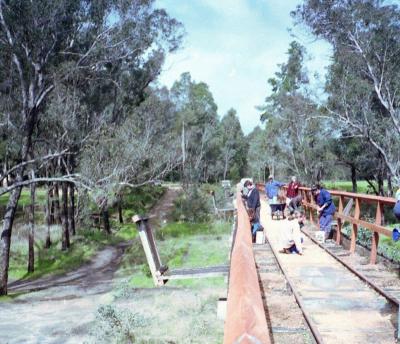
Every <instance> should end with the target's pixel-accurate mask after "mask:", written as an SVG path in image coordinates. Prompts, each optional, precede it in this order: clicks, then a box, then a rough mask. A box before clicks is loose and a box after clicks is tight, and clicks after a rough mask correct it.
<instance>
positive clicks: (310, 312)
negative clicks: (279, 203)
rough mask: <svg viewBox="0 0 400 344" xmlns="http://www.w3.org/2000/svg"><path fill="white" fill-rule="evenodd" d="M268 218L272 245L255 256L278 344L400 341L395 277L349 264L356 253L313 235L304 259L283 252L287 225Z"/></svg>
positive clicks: (399, 292) (399, 286)
mask: <svg viewBox="0 0 400 344" xmlns="http://www.w3.org/2000/svg"><path fill="white" fill-rule="evenodd" d="M264 214H265V215H262V223H263V226H264V228H266V235H267V243H266V244H265V245H259V246H258V245H255V246H254V254H255V259H256V264H257V268H258V273H259V279H260V283H261V286H262V289H261V290H262V292H263V293H264V295H263V297H264V304H265V308H266V313H267V318H268V319H267V320H268V321H269V327H270V328H271V334H272V338H273V342H274V343H288V342H295V343H310V342H316V343H335V344H336V343H396V342H397V333H398V331H397V324H398V321H397V318H398V304H399V303H398V299H397V295H399V296H400V283H398V277H397V278H396V276H395V274H393V273H392V274H387V275H385V276H386V277H385V278H383V280H382V276H383V272H382V269H380V267H379V266H378V267H375V266H372V265H366V264H363V263H361V262H360V264H359V266H357V268H356V267H355V266H352V265H351V264H350V263H349V262H347V264H346V262H345V261H344V260H346V259H347V260H350V259H353V260H354V259H355V258H354V255H352V257H350V256H349V254H348V251H346V250H345V249H343V248H341V247H334V246H336V245H334V244H326V245H321V246H318V245H317V243H316V242H315V240H313V238H312V233H310V232H309V231H308V232H307V231H305V232H306V233H305V234H307V235H309V237H308V238H307V239H306V241H305V244H304V255H303V256H298V255H287V254H280V253H278V252H277V251H278V250H279V249H280V248H279V245H280V231H281V229H282V227H283V226H284V224H285V222H284V221H271V220H270V219H269V217H267V216H266V213H265V212H264ZM324 246H325V247H324ZM361 268H363V269H364V272H363V273H362V272H360V269H361ZM367 272H369V274H367ZM385 273H386V272H385ZM378 281H379V283H378ZM385 283H387V285H385ZM382 284H384V285H382Z"/></svg>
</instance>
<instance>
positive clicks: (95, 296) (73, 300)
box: [0, 188, 179, 344]
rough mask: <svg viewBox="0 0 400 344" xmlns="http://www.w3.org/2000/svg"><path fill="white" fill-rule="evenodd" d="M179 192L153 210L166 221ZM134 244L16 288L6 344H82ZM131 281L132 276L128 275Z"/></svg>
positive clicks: (5, 306)
mask: <svg viewBox="0 0 400 344" xmlns="http://www.w3.org/2000/svg"><path fill="white" fill-rule="evenodd" d="M178 193H179V188H170V189H168V190H167V192H166V193H165V194H164V196H163V197H162V198H161V199H160V201H159V202H158V203H157V204H156V206H155V207H154V208H153V209H152V211H151V212H150V216H151V218H152V221H153V222H154V223H155V222H156V220H157V219H160V221H163V220H166V219H167V216H168V214H169V213H170V211H171V209H172V207H173V200H174V199H175V198H176V197H177V195H178ZM130 245H131V243H129V242H127V243H121V244H119V245H117V246H107V247H105V248H104V249H103V250H101V251H100V252H98V253H97V254H96V255H95V256H94V257H93V258H92V259H91V261H90V262H89V263H87V264H85V265H82V266H81V267H80V268H78V269H77V270H75V271H71V272H69V273H66V274H65V275H62V276H50V277H43V278H40V279H37V280H34V281H17V282H14V283H12V284H11V285H10V287H9V291H10V295H18V296H15V297H13V300H11V301H2V302H0V343H1V344H4V343H9V344H11V343H82V342H84V341H85V340H87V339H88V326H89V325H90V323H91V322H92V321H93V320H94V317H95V313H96V310H97V308H98V307H99V305H101V304H105V303H109V302H111V300H112V294H111V291H112V290H113V287H114V286H115V285H116V284H117V283H118V282H120V281H121V280H122V279H123V278H124V277H123V276H118V277H116V276H115V273H116V271H117V270H118V267H119V264H120V262H121V259H122V257H123V254H124V251H125V249H126V248H127V247H129V246H130ZM126 277H129V276H125V278H126Z"/></svg>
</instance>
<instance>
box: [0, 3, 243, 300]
mask: <svg viewBox="0 0 400 344" xmlns="http://www.w3.org/2000/svg"><path fill="white" fill-rule="evenodd" d="M183 34H184V30H183V27H182V25H181V24H180V23H179V22H178V21H176V20H175V19H173V18H171V17H170V16H169V15H168V14H167V13H166V11H165V10H163V9H158V8H156V7H155V4H154V1H153V0H145V1H142V0H140V1H139V0H133V1H132V0H129V1H128V0H122V1H121V0H118V1H117V0H92V1H89V0H57V1H49V0H39V1H23V0H12V1H11V0H0V66H1V68H0V163H1V166H2V168H1V174H0V181H1V182H2V186H1V187H0V195H2V194H8V195H9V198H8V204H7V207H6V211H5V215H4V219H3V224H2V229H1V237H0V295H4V294H7V281H8V267H9V257H10V245H11V237H12V229H13V223H14V220H15V215H16V210H17V207H18V201H19V199H20V195H21V190H22V189H23V188H26V189H27V190H30V194H31V197H30V199H31V207H30V208H29V210H28V218H29V264H28V270H29V271H30V272H32V271H33V269H34V266H35V263H34V252H33V249H34V240H35V223H34V220H35V214H34V211H35V202H36V197H35V194H36V190H37V187H40V188H44V189H45V190H46V192H47V200H46V205H45V208H46V211H45V217H46V221H45V222H46V226H47V239H46V247H49V246H50V245H52V239H51V237H50V226H51V224H53V223H58V224H60V225H61V228H62V246H61V247H62V249H63V250H65V251H67V252H68V249H69V246H70V241H71V236H73V235H75V233H76V231H77V230H79V225H80V224H79V223H75V221H76V220H77V221H80V220H84V219H83V217H85V216H87V215H89V214H86V213H85V212H84V210H83V209H82V204H83V203H84V202H83V201H82V200H84V199H88V198H90V199H91V200H92V202H95V204H97V206H98V210H99V213H100V215H101V218H102V222H103V227H104V230H105V231H106V232H107V233H110V234H111V228H110V221H109V216H110V214H109V208H110V207H111V206H113V205H115V204H118V202H120V200H121V197H122V195H123V193H124V192H125V190H126V189H127V188H136V187H139V186H141V185H144V184H148V183H151V182H152V181H153V180H154V179H158V178H164V177H168V178H175V179H178V180H182V181H184V183H186V184H193V183H198V182H203V181H205V182H207V181H216V180H219V179H222V178H239V177H241V176H242V174H244V173H245V166H246V159H245V158H244V155H245V154H244V152H245V151H246V147H247V146H246V142H245V140H244V134H243V132H242V130H241V127H240V123H239V121H238V118H237V115H236V112H235V111H234V110H231V111H229V112H228V114H226V115H225V116H224V117H223V118H222V120H221V119H220V118H219V116H218V114H217V106H216V104H215V101H214V99H213V96H212V93H211V91H210V90H209V88H208V86H207V84H205V83H203V82H196V81H194V80H192V79H191V76H190V74H188V73H185V74H183V75H182V76H181V78H180V79H179V80H177V81H176V83H175V84H174V85H173V87H172V88H171V89H170V90H168V89H166V88H160V87H157V84H156V83H154V81H156V80H157V77H158V75H159V74H160V72H161V68H162V66H163V63H164V60H165V57H166V55H167V54H169V53H171V52H173V51H175V50H176V49H178V48H179V46H180V45H181V40H182V37H183ZM232 137H234V138H235V139H234V140H232ZM77 199H79V200H80V202H78V203H76V200H77Z"/></svg>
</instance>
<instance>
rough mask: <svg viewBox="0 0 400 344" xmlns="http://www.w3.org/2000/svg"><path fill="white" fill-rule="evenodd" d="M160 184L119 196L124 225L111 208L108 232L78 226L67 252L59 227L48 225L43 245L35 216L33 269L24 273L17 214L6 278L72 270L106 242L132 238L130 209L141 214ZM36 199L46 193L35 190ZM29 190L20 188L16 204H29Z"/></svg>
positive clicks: (23, 231)
mask: <svg viewBox="0 0 400 344" xmlns="http://www.w3.org/2000/svg"><path fill="white" fill-rule="evenodd" d="M165 190H166V189H165V188H163V187H151V186H146V187H143V188H140V189H137V190H134V191H132V192H130V193H127V194H126V195H125V197H124V198H123V206H124V209H123V215H124V221H125V223H124V224H120V223H119V222H118V221H117V220H116V219H115V218H116V214H115V212H116V209H113V208H112V209H111V210H110V213H111V215H112V218H111V227H112V229H113V234H112V235H107V234H106V233H105V232H104V231H103V230H98V229H97V228H78V229H77V235H76V236H75V237H71V247H70V248H69V250H68V251H61V227H60V226H59V225H54V226H51V235H50V236H51V239H52V242H53V245H52V246H51V247H50V248H48V249H46V248H44V242H45V236H46V235H45V233H46V227H45V226H44V225H43V222H44V219H43V214H42V216H39V215H38V217H37V226H36V230H35V271H34V272H33V273H31V274H28V273H27V259H28V243H27V232H28V228H27V225H26V224H25V223H24V220H25V219H24V218H23V214H21V215H20V216H19V217H17V219H16V221H15V224H14V229H13V232H14V233H13V237H12V244H11V254H10V267H9V277H10V281H12V280H18V279H24V278H30V279H31V278H33V279H35V278H39V277H42V276H44V275H50V274H51V275H59V274H64V273H66V272H68V271H71V270H74V269H76V268H77V267H79V266H81V265H82V264H83V263H85V262H88V261H89V260H90V259H91V258H92V257H93V255H94V254H95V253H96V252H98V250H100V249H101V248H104V246H106V245H115V244H118V243H120V242H122V241H128V240H132V239H134V238H135V237H136V236H137V230H136V225H135V224H133V223H132V221H131V219H130V214H131V212H133V213H135V214H136V213H141V212H146V211H148V209H150V208H151V207H152V206H153V205H154V204H155V203H156V202H157V201H158V199H159V198H160V197H161V196H162V194H163V193H164V192H165ZM38 195H40V198H39V202H40V200H42V201H44V200H45V197H46V192H45V190H44V189H39V190H38ZM4 196H5V195H3V196H2V197H1V199H0V204H5V203H6V202H7V199H8V196H7V198H6V197H4ZM29 202H30V200H29V191H27V190H24V192H23V193H22V195H21V202H20V203H19V204H20V205H21V204H22V205H26V204H29Z"/></svg>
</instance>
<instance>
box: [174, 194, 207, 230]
mask: <svg viewBox="0 0 400 344" xmlns="http://www.w3.org/2000/svg"><path fill="white" fill-rule="evenodd" d="M174 204H175V209H174V211H173V212H172V218H173V219H174V220H175V221H186V222H192V223H193V222H207V221H209V219H210V205H209V199H208V198H207V196H206V195H204V194H203V193H201V192H200V190H199V189H198V188H197V187H192V188H190V189H188V190H187V192H186V193H184V194H182V195H181V196H180V197H179V198H178V199H177V200H176V201H175V202H174Z"/></svg>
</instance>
